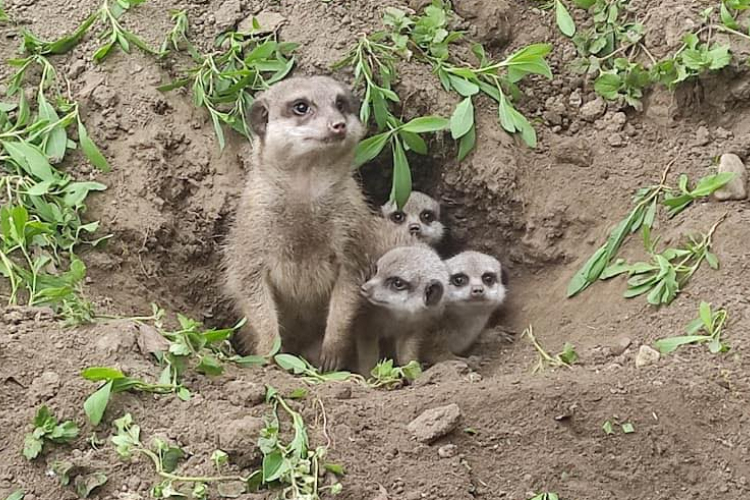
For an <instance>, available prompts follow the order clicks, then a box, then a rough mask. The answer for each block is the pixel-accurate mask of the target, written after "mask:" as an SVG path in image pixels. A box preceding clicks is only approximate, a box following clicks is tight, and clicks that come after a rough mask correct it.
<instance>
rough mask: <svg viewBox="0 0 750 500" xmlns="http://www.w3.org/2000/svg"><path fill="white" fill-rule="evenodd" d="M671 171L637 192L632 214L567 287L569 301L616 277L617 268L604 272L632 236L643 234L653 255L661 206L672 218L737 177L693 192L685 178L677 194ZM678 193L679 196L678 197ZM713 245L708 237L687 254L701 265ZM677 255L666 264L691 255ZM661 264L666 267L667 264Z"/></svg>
mask: <svg viewBox="0 0 750 500" xmlns="http://www.w3.org/2000/svg"><path fill="white" fill-rule="evenodd" d="M670 167H671V164H670V165H669V166H667V168H666V169H665V170H664V173H663V174H662V178H661V181H660V182H659V184H657V185H654V186H649V187H646V188H641V189H639V190H638V191H637V192H636V194H635V196H634V198H633V203H635V207H634V208H633V210H632V211H631V212H630V214H629V215H628V217H626V218H625V219H623V220H622V221H620V222H619V223H618V224H617V226H615V228H614V229H613V230H612V232H611V233H610V234H609V237H608V238H607V241H606V243H604V244H603V245H602V246H601V247H599V249H597V250H596V252H594V254H593V255H592V256H591V257H590V258H589V259H588V261H586V263H585V264H584V265H583V267H582V268H581V269H580V270H579V271H578V272H577V273H576V274H575V275H574V276H573V278H572V279H571V281H570V283H569V284H568V292H567V293H568V297H573V296H575V295H577V294H579V293H580V292H582V291H583V290H585V289H586V288H588V287H589V286H590V285H591V284H592V283H594V282H596V281H597V280H599V279H606V278H608V277H612V276H613V275H614V274H612V273H613V272H614V271H615V270H617V269H618V268H614V269H613V268H610V269H609V271H608V275H606V276H604V277H603V276H602V274H603V273H604V271H605V269H607V268H608V266H609V265H610V263H611V262H612V261H613V260H614V259H615V257H616V256H617V254H618V252H619V250H620V247H621V246H622V244H623V243H624V242H625V240H626V239H627V238H628V236H629V235H632V234H634V233H636V232H637V231H639V230H640V231H641V232H642V234H643V240H644V244H645V246H646V249H647V250H648V251H650V252H653V246H654V242H652V241H651V231H652V229H653V226H654V221H655V218H656V214H657V208H658V206H659V205H660V204H661V205H664V206H665V207H666V208H667V212H668V215H669V216H670V217H672V216H674V215H676V214H678V213H680V212H681V211H683V210H684V209H685V208H687V207H688V206H689V205H690V204H691V203H692V202H693V201H694V200H696V199H698V198H703V197H706V196H708V195H710V194H711V193H713V192H714V191H716V190H717V189H719V188H720V187H722V186H724V185H725V184H726V183H727V182H729V181H730V180H731V179H732V178H733V176H734V174H717V175H709V176H706V177H704V178H703V179H701V180H700V181H699V182H698V184H697V185H696V187H695V188H694V189H692V190H691V189H689V188H688V179H687V176H684V175H683V176H680V181H679V186H678V190H675V189H674V188H671V187H670V186H668V185H667V184H666V177H667V174H668V172H669V169H670ZM678 192H679V194H677V193H678ZM713 230H715V227H714V228H713ZM713 230H712V231H710V233H709V234H710V235H711V236H712V235H713ZM710 243H711V241H710V237H709V238H708V240H705V239H704V240H703V241H702V242H698V241H696V242H693V243H691V246H689V247H688V248H687V249H685V250H686V251H688V252H689V254H690V255H694V256H696V257H698V256H701V257H700V258H699V259H698V263H699V262H700V261H701V260H702V259H703V258H705V254H706V252H708V248H707V247H706V245H708V246H710ZM691 249H692V250H691ZM675 252H677V251H670V252H669V253H668V254H667V256H666V257H672V258H670V259H666V261H667V264H669V262H671V260H674V257H676V256H682V257H685V256H687V255H688V254H685V253H684V252H682V251H679V252H677V253H675ZM678 254H679V255H678ZM712 255H713V254H710V255H709V256H708V259H712ZM662 257H664V256H662ZM660 263H661V264H664V262H660ZM694 263H695V261H693V264H694ZM621 265H624V264H622V263H618V266H621ZM667 267H669V266H667ZM691 268H692V265H691ZM638 269H640V267H638V268H636V269H634V270H638ZM659 269H661V266H659ZM628 271H630V269H628ZM621 272H623V271H621ZM665 272H666V273H667V274H669V270H666V271H665ZM693 272H695V271H694V270H693V271H692V272H689V273H688V274H686V276H688V277H689V276H692V273H693ZM617 274H619V273H617ZM664 287H666V285H664ZM660 290H662V291H663V290H664V288H663V287H660ZM668 296H669V295H667V294H665V295H660V297H662V298H664V299H666V298H667V297H668ZM670 301H671V300H670Z"/></svg>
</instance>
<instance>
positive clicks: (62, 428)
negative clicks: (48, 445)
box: [48, 420, 79, 443]
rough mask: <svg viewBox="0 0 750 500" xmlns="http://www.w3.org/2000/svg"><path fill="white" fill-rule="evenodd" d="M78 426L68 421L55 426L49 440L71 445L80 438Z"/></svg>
mask: <svg viewBox="0 0 750 500" xmlns="http://www.w3.org/2000/svg"><path fill="white" fill-rule="evenodd" d="M78 432H79V430H78V425H76V423H75V422H72V421H70V420H68V421H67V422H63V423H62V424H60V425H57V426H55V428H54V429H53V430H52V432H51V433H50V434H49V436H48V438H49V440H50V441H53V442H55V443H69V442H71V441H72V440H74V439H75V438H76V437H78Z"/></svg>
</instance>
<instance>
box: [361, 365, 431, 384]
mask: <svg viewBox="0 0 750 500" xmlns="http://www.w3.org/2000/svg"><path fill="white" fill-rule="evenodd" d="M421 374H422V367H421V366H419V363H417V362H416V361H413V360H412V361H410V362H409V363H408V364H407V365H405V366H395V365H394V362H393V360H390V359H384V360H381V361H380V362H379V363H378V364H377V365H375V368H373V369H372V372H371V378H370V379H369V380H368V381H367V385H369V386H370V387H373V388H376V389H377V388H380V387H385V388H386V389H395V388H398V387H401V386H403V385H404V383H405V382H412V381H414V380H416V379H417V377H419V375H421Z"/></svg>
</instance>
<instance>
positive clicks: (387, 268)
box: [355, 244, 448, 375]
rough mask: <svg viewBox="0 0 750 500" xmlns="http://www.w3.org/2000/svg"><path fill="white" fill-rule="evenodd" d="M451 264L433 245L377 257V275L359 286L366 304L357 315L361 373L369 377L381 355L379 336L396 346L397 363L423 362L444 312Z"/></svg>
mask: <svg viewBox="0 0 750 500" xmlns="http://www.w3.org/2000/svg"><path fill="white" fill-rule="evenodd" d="M447 283H448V268H447V267H446V265H445V263H444V262H443V261H442V260H441V259H440V256H438V254H437V253H436V252H435V251H434V250H433V249H432V248H430V247H429V246H427V245H425V244H418V245H412V246H404V247H398V248H394V249H392V250H390V251H388V252H386V253H385V255H383V256H382V257H381V258H380V259H378V261H377V270H376V272H375V275H374V276H373V277H372V278H371V279H370V280H368V281H367V282H366V283H365V284H364V285H362V288H361V294H362V296H363V297H364V299H365V300H366V304H365V305H364V307H363V309H362V310H361V313H360V316H359V317H358V321H357V324H356V326H355V329H356V335H357V336H356V340H355V342H356V346H357V361H358V371H359V372H360V373H361V374H362V375H368V374H369V373H370V370H372V368H373V367H374V366H375V365H376V364H377V362H378V359H379V357H380V356H379V347H378V344H379V340H380V339H385V340H387V341H388V340H390V341H392V342H393V344H394V345H395V354H396V356H395V358H396V359H395V361H396V363H397V364H399V365H402V366H403V365H405V364H407V363H409V362H410V361H412V360H416V361H418V362H422V361H423V360H424V357H423V354H424V353H423V348H424V347H425V344H426V343H428V342H430V338H429V337H430V336H431V335H432V334H433V332H435V331H436V330H437V326H438V321H439V320H440V317H441V315H442V314H443V311H444V297H445V288H446V286H447Z"/></svg>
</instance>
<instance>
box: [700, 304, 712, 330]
mask: <svg viewBox="0 0 750 500" xmlns="http://www.w3.org/2000/svg"><path fill="white" fill-rule="evenodd" d="M698 311H699V313H700V314H699V316H700V319H701V321H702V322H703V325H704V326H705V328H706V331H707V332H709V333H712V332H711V330H712V329H713V315H712V314H711V304H709V303H708V302H704V301H701V305H700V307H699V308H698Z"/></svg>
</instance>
